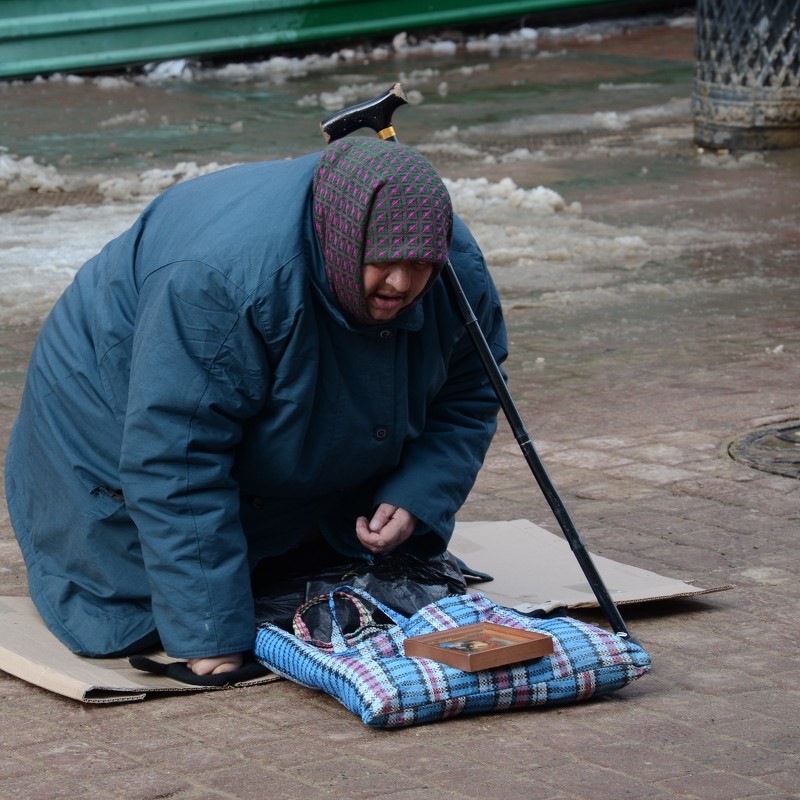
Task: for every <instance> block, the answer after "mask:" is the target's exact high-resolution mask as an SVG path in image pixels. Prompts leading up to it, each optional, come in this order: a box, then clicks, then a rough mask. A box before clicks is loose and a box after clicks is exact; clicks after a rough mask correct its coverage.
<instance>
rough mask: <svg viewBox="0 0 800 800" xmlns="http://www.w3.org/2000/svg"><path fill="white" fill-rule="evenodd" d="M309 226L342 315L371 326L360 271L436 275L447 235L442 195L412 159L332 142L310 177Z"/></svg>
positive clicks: (436, 180) (372, 146) (448, 211)
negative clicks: (393, 269)
mask: <svg viewBox="0 0 800 800" xmlns="http://www.w3.org/2000/svg"><path fill="white" fill-rule="evenodd" d="M313 192H314V224H315V227H316V231H317V235H318V236H319V240H320V244H321V246H322V254H323V258H324V259H325V270H326V272H327V274H328V282H329V284H330V287H331V290H332V291H333V293H334V295H335V296H336V299H337V300H338V301H339V303H340V304H341V306H342V308H343V309H344V310H345V311H346V312H347V313H348V314H350V315H351V316H353V317H354V318H355V319H357V320H358V321H360V322H372V321H373V320H372V317H371V316H370V314H369V311H368V309H367V305H366V302H365V298H364V285H363V279H362V265H363V264H365V263H366V264H379V263H385V262H391V261H422V262H426V263H431V264H433V265H434V266H435V268H436V269H435V271H434V274H438V273H439V271H440V270H441V268H442V267H443V266H444V264H445V263H446V262H447V256H448V251H449V249H450V239H451V237H452V228H453V209H452V204H451V202H450V195H449V194H448V193H447V189H446V188H445V186H444V183H443V182H442V179H441V177H440V176H439V175H438V173H437V172H436V170H435V169H434V168H433V167H432V166H431V164H430V163H429V162H428V161H427V160H426V159H425V158H424V157H423V156H422V155H420V154H419V153H418V152H416V151H415V150H413V149H411V148H410V147H406V146H404V145H400V144H395V143H392V142H384V141H381V140H380V139H365V138H350V139H340V140H339V141H337V142H334V143H332V144H331V145H329V147H328V148H327V149H326V150H325V152H324V153H323V154H322V156H321V157H320V160H319V163H318V164H317V168H316V170H315V173H314V186H313Z"/></svg>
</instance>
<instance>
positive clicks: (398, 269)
mask: <svg viewBox="0 0 800 800" xmlns="http://www.w3.org/2000/svg"><path fill="white" fill-rule="evenodd" d="M432 272H433V264H429V263H425V262H422V261H389V262H386V263H381V264H364V268H363V278H364V297H365V299H366V302H367V310H368V311H369V314H370V316H371V317H372V319H374V320H375V321H376V322H385V321H387V320H390V319H394V318H395V317H396V316H397V315H398V314H399V313H400V312H401V311H402V310H403V309H404V308H407V307H408V306H409V305H411V303H413V302H414V300H416V299H417V297H419V295H420V294H421V293H422V292H423V291H424V289H425V287H426V286H427V285H428V281H429V280H430V277H431V274H432Z"/></svg>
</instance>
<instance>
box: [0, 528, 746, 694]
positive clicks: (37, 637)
mask: <svg viewBox="0 0 800 800" xmlns="http://www.w3.org/2000/svg"><path fill="white" fill-rule="evenodd" d="M450 550H451V551H452V552H453V553H454V554H455V555H457V556H459V557H460V558H462V559H463V560H464V561H465V562H466V563H467V564H468V565H469V566H471V567H473V568H475V569H479V570H481V571H482V572H486V573H489V574H491V575H493V576H494V581H492V582H486V583H478V584H475V586H474V588H476V589H478V590H480V591H483V592H485V593H486V594H487V595H488V596H489V597H491V598H492V599H493V600H494V601H495V602H497V603H500V604H502V605H506V606H511V607H515V608H520V609H521V610H523V611H526V610H533V609H534V608H545V609H547V608H552V607H556V606H567V607H569V608H581V607H590V606H596V605H597V601H596V599H595V597H594V594H593V593H592V590H591V588H590V587H589V585H588V583H587V582H586V580H585V578H584V577H583V573H582V572H581V569H580V567H579V565H578V563H577V560H576V559H575V556H574V555H573V553H572V551H571V550H570V548H569V545H568V544H567V543H566V542H565V541H564V539H563V538H562V537H560V536H556V535H554V534H552V533H549V532H548V531H546V530H544V529H543V528H540V527H538V526H537V525H534V524H533V523H532V522H528V521H527V520H515V521H512V522H463V523H459V525H458V526H457V527H456V534H455V535H454V537H453V540H452V542H451V546H450ZM593 560H594V562H595V565H596V566H597V569H598V571H599V572H600V575H601V576H602V578H603V582H604V583H605V584H606V586H607V587H608V590H609V592H610V594H611V597H612V598H613V599H614V601H615V602H616V603H619V604H623V603H635V602H642V601H646V600H662V599H667V598H677V597H689V596H692V595H697V594H705V593H707V592H714V591H721V590H722V589H729V588H731V587H729V586H720V587H716V588H714V589H701V588H699V587H697V586H693V585H691V584H688V583H685V582H683V581H679V580H674V579H672V578H665V577H662V576H661V575H657V574H655V573H653V572H647V571H646V570H642V569H637V568H636V567H630V566H626V565H625V564H620V563H619V562H616V561H612V560H610V559H606V558H600V557H597V556H595V557H593ZM162 660H169V659H167V657H166V656H162ZM0 669H2V670H3V671H5V672H8V673H10V674H11V675H15V676H16V677H18V678H21V679H22V680H25V681H28V682H29V683H32V684H35V685H36V686H40V687H42V688H44V689H47V690H49V691H51V692H55V693H57V694H60V695H63V696H64V697H69V698H72V699H74V700H79V701H81V702H84V703H118V702H126V701H133V700H143V699H145V698H146V697H148V696H150V695H154V694H158V693H164V692H197V691H219V689H218V688H215V687H202V686H189V685H187V684H185V683H181V682H180V681H176V680H174V679H172V678H168V677H165V676H159V675H151V674H150V673H146V672H141V671H139V670H136V669H134V668H133V667H131V666H130V664H129V663H128V661H127V659H124V658H120V659H95V658H83V657H81V656H76V655H74V654H73V653H71V652H70V651H69V650H68V649H67V648H66V647H64V645H62V644H61V643H60V642H59V641H58V640H57V639H56V638H55V637H54V636H53V635H52V634H51V633H50V631H49V630H48V629H47V628H46V627H45V625H44V623H43V622H42V620H41V618H40V617H39V614H38V612H37V611H36V609H35V607H34V605H33V603H32V602H31V600H30V599H29V598H27V597H0ZM274 680H278V678H277V676H274V675H267V676H264V677H262V678H257V679H254V680H252V681H247V682H245V683H242V684H238V685H237V686H239V687H241V686H249V685H255V684H263V683H269V682H270V681H274Z"/></svg>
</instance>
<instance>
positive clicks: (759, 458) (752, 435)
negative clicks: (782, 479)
mask: <svg viewBox="0 0 800 800" xmlns="http://www.w3.org/2000/svg"><path fill="white" fill-rule="evenodd" d="M728 453H729V454H730V456H731V458H732V459H733V460H734V461H738V462H739V463H741V464H746V465H747V466H748V467H752V468H753V469H760V470H761V471H762V472H771V473H773V474H775V475H785V476H786V477H788V478H798V479H800V420H791V421H789V422H780V423H778V424H777V425H768V426H767V427H765V428H758V429H756V430H754V431H750V432H749V433H745V434H744V435H742V436H739V437H738V438H737V439H734V440H733V441H732V442H731V443H730V445H728Z"/></svg>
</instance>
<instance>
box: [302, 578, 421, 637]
mask: <svg viewBox="0 0 800 800" xmlns="http://www.w3.org/2000/svg"><path fill="white" fill-rule="evenodd" d="M337 597H343V598H345V599H347V600H349V601H350V602H351V603H352V604H353V605H354V606H355V607H356V610H357V611H358V624H359V627H364V626H366V625H368V624H370V623H371V622H373V624H374V621H373V618H372V612H371V611H370V609H369V608H368V607H367V603H369V604H370V605H372V606H374V607H375V608H377V609H379V610H380V611H382V612H383V613H384V614H385V615H386V616H387V617H388V618H389V619H390V620H392V622H393V623H395V624H396V625H400V626H402V625H403V624H404V623H405V622H406V618H405V617H404V616H403V615H402V614H400V613H399V612H397V611H395V610H394V609H392V608H389V607H388V606H385V605H384V604H383V603H381V601H380V600H377V599H376V598H374V597H373V596H372V595H371V594H369V593H368V592H365V591H364V590H362V589H357V588H356V587H355V586H350V585H349V584H342V585H340V586H337V587H335V588H334V589H332V590H331V591H330V592H328V593H327V594H321V595H317V596H316V597H312V598H311V599H310V600H307V601H306V602H305V603H303V605H302V606H300V608H298V609H297V611H295V614H294V619H293V620H292V627H293V628H294V631H295V635H296V636H297V637H298V638H299V639H302V640H303V641H306V642H310V641H311V639H312V637H311V631H309V629H308V626H307V625H306V623H305V620H304V619H303V614H305V613H306V612H307V611H308V609H310V608H312V607H314V606H316V605H319V604H320V603H323V602H325V601H327V603H328V608H329V609H330V612H331V642H330V643H331V645H332V646H333V647H334V649H344V648H346V647H348V644H347V639H346V637H345V634H344V632H343V631H342V627H341V625H340V624H339V620H338V618H337V615H336V598H337Z"/></svg>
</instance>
